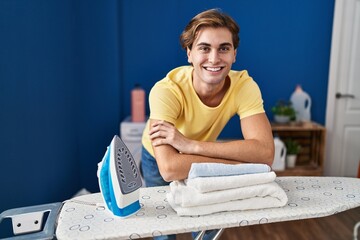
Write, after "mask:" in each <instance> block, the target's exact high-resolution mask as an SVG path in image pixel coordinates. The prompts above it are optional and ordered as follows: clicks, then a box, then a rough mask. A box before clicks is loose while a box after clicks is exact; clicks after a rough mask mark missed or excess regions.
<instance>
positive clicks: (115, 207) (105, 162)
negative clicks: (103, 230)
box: [97, 135, 142, 218]
mask: <svg viewBox="0 0 360 240" xmlns="http://www.w3.org/2000/svg"><path fill="white" fill-rule="evenodd" d="M97 176H98V180H99V186H100V191H101V195H102V197H103V200H104V202H105V203H106V207H107V209H108V210H110V211H111V212H112V213H113V214H114V215H116V216H119V217H122V218H125V217H128V216H131V215H133V214H135V213H136V212H137V211H139V210H140V203H139V191H140V190H139V188H140V187H141V185H142V183H141V178H140V172H139V169H138V167H137V166H136V163H135V160H134V158H133V157H132V155H131V153H130V151H129V149H128V148H127V147H126V145H125V143H124V142H123V141H122V140H121V139H120V138H119V137H118V136H117V135H115V136H114V138H113V139H112V141H111V143H110V146H108V147H107V150H106V153H105V155H104V157H103V159H102V161H101V162H99V163H98V171H97Z"/></svg>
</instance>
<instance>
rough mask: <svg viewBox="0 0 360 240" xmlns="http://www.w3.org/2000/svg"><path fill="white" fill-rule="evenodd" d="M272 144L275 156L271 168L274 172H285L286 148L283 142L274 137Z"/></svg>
mask: <svg viewBox="0 0 360 240" xmlns="http://www.w3.org/2000/svg"><path fill="white" fill-rule="evenodd" d="M274 144H275V154H274V162H273V164H272V166H271V168H272V169H273V170H274V171H283V170H285V165H286V164H285V159H286V146H285V143H284V142H283V141H281V140H280V138H279V137H278V136H274Z"/></svg>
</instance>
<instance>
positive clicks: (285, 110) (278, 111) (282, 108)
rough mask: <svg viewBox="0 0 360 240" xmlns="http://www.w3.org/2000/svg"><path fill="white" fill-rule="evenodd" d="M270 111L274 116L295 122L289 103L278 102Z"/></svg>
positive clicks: (293, 112) (292, 109)
mask: <svg viewBox="0 0 360 240" xmlns="http://www.w3.org/2000/svg"><path fill="white" fill-rule="evenodd" d="M271 111H272V113H273V114H274V115H279V116H288V117H290V120H295V110H294V108H293V106H292V104H291V102H290V101H284V100H279V101H278V102H277V103H276V105H275V106H274V107H272V108H271Z"/></svg>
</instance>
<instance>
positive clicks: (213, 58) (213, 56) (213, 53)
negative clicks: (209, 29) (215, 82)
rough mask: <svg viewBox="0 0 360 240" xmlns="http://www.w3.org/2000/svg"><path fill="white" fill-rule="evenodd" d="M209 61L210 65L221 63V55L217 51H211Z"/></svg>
mask: <svg viewBox="0 0 360 240" xmlns="http://www.w3.org/2000/svg"><path fill="white" fill-rule="evenodd" d="M208 61H209V63H212V64H214V63H217V62H219V61H220V57H219V53H218V52H217V51H216V50H212V51H210V53H209V56H208Z"/></svg>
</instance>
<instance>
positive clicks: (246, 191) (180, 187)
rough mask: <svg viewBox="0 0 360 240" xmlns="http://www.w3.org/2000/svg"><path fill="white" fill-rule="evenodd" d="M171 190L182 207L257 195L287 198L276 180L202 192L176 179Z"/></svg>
mask: <svg viewBox="0 0 360 240" xmlns="http://www.w3.org/2000/svg"><path fill="white" fill-rule="evenodd" d="M170 191H171V194H172V198H173V200H174V203H175V204H176V205H179V206H181V207H194V206H203V205H210V204H218V203H222V204H226V202H229V201H234V200H241V199H250V198H257V197H259V198H265V197H271V198H272V199H274V200H275V201H278V202H279V203H282V202H283V200H284V198H285V199H287V198H286V194H285V192H284V190H283V189H282V188H281V187H280V186H279V185H278V184H277V183H276V182H271V183H265V184H259V185H253V186H247V187H240V188H233V189H227V190H223V191H213V192H207V193H200V192H198V191H196V189H194V188H192V187H187V186H186V185H185V184H184V182H183V181H175V182H172V183H170ZM277 206H278V205H277Z"/></svg>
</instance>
